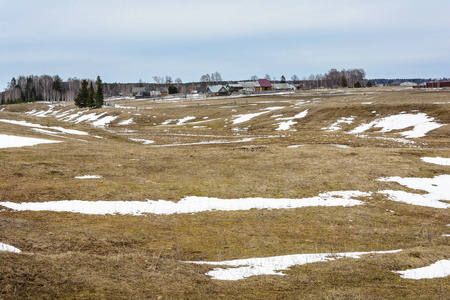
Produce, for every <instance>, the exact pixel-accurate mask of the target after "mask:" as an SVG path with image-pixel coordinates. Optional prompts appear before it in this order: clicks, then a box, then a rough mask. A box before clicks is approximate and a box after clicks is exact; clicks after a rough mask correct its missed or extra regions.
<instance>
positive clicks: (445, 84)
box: [427, 81, 450, 88]
mask: <svg viewBox="0 0 450 300" xmlns="http://www.w3.org/2000/svg"><path fill="white" fill-rule="evenodd" d="M427 88H450V81H438V82H427Z"/></svg>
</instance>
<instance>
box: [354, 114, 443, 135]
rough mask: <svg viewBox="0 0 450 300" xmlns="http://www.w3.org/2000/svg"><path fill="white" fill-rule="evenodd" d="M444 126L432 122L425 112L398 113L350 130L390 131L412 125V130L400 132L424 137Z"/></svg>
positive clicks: (432, 119)
mask: <svg viewBox="0 0 450 300" xmlns="http://www.w3.org/2000/svg"><path fill="white" fill-rule="evenodd" d="M442 126H444V125H443V124H439V123H437V122H434V118H431V117H428V116H427V115H426V114H425V113H419V114H406V113H404V114H399V115H394V116H389V117H386V118H382V119H378V120H375V121H373V122H370V123H368V124H362V125H360V126H358V127H356V128H355V129H353V130H352V131H350V133H351V134H359V133H362V132H364V131H366V130H368V129H370V128H372V127H381V132H390V131H392V130H400V129H405V128H408V127H413V129H412V130H409V131H404V132H401V133H400V134H401V135H403V136H404V137H406V138H419V137H424V136H425V135H426V134H427V133H428V132H430V131H432V130H434V129H437V128H439V127H442Z"/></svg>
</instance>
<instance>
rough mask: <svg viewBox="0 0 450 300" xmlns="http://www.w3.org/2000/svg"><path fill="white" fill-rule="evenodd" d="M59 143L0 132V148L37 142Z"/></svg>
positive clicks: (23, 145) (35, 143) (30, 144)
mask: <svg viewBox="0 0 450 300" xmlns="http://www.w3.org/2000/svg"><path fill="white" fill-rule="evenodd" d="M51 143H61V142H60V141H51V140H45V139H36V138H29V137H23V136H15V135H6V134H0V148H15V147H25V146H34V145H39V144H51Z"/></svg>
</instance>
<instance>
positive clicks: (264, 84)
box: [255, 79, 272, 91]
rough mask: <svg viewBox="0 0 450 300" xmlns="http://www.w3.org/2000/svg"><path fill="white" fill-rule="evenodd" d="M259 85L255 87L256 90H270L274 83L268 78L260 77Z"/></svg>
mask: <svg viewBox="0 0 450 300" xmlns="http://www.w3.org/2000/svg"><path fill="white" fill-rule="evenodd" d="M258 83H259V86H256V87H255V91H270V90H272V84H271V83H270V81H269V80H267V79H258Z"/></svg>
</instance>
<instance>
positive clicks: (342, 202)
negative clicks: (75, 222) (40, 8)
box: [0, 191, 370, 215]
mask: <svg viewBox="0 0 450 300" xmlns="http://www.w3.org/2000/svg"><path fill="white" fill-rule="evenodd" d="M369 195H370V194H369V193H362V192H358V191H343V192H329V193H322V194H320V195H318V196H316V197H311V198H303V199H267V198H247V199H218V198H207V197H195V196H189V197H186V198H183V199H181V200H180V201H178V202H172V201H165V200H158V201H154V200H148V201H146V202H144V201H81V200H64V201H50V202H27V203H13V202H0V206H5V207H7V208H10V209H13V210H17V211H24V210H31V211H59V212H73V213H82V214H93V215H106V214H131V215H141V214H144V213H150V214H161V215H170V214H182V213H198V212H203V211H212V210H221V211H236V210H249V209H282V208H299V207H308V206H354V205H361V204H363V202H361V201H359V200H354V199H352V198H353V197H366V196H369Z"/></svg>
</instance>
